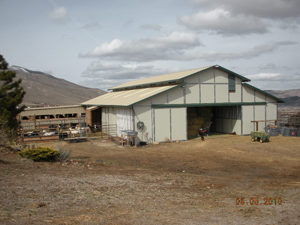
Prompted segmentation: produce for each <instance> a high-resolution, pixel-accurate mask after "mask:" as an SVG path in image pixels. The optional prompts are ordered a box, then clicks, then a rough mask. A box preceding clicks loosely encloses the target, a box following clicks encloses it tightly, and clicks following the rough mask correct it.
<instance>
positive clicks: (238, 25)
mask: <svg viewBox="0 0 300 225" xmlns="http://www.w3.org/2000/svg"><path fill="white" fill-rule="evenodd" d="M179 23H181V24H183V25H185V26H186V27H188V28H190V29H193V30H199V31H201V30H209V31H214V32H216V33H219V34H223V35H233V34H249V33H265V32H267V26H266V24H265V23H264V22H263V21H259V19H257V18H255V17H253V16H245V15H233V14H232V13H231V12H230V11H227V10H225V9H222V8H217V9H213V10H211V11H208V12H202V11H200V12H198V13H197V14H194V15H191V16H183V17H181V18H180V19H179Z"/></svg>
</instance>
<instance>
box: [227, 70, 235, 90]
mask: <svg viewBox="0 0 300 225" xmlns="http://www.w3.org/2000/svg"><path fill="white" fill-rule="evenodd" d="M228 90H229V92H235V76H234V75H232V74H229V75H228Z"/></svg>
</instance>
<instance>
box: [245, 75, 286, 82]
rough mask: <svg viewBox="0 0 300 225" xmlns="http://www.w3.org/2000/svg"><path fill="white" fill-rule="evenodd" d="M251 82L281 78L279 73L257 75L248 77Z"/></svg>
mask: <svg viewBox="0 0 300 225" xmlns="http://www.w3.org/2000/svg"><path fill="white" fill-rule="evenodd" d="M248 78H249V79H251V80H263V81H269V80H274V79H275V80H276V79H280V78H281V74H280V73H257V74H252V75H249V76H248Z"/></svg>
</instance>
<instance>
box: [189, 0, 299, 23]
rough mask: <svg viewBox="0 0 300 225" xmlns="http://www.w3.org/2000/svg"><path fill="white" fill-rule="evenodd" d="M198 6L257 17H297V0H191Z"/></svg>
mask: <svg viewBox="0 0 300 225" xmlns="http://www.w3.org/2000/svg"><path fill="white" fill-rule="evenodd" d="M192 1H193V2H194V3H195V4H196V5H198V6H199V7H201V8H202V7H206V8H214V9H215V8H223V9H225V10H227V11H230V12H232V13H233V15H239V14H243V15H248V16H255V17H259V18H269V19H284V18H295V17H297V18H299V16H300V1H299V0H251V1H241V0H192Z"/></svg>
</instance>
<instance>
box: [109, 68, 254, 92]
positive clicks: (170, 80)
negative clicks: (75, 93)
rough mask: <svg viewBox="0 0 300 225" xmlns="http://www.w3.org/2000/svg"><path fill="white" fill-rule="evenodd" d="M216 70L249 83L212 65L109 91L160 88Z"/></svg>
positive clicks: (135, 81)
mask: <svg viewBox="0 0 300 225" xmlns="http://www.w3.org/2000/svg"><path fill="white" fill-rule="evenodd" d="M212 68H216V69H219V70H222V71H224V72H226V73H229V74H232V75H234V76H236V77H238V78H240V79H241V80H242V81H245V82H247V81H250V80H249V79H248V78H246V77H243V76H241V75H239V74H237V73H235V72H233V71H231V70H228V69H226V68H224V67H221V66H219V65H214V66H208V67H202V68H197V69H192V70H186V71H181V72H176V73H169V74H163V75H159V76H154V77H148V78H144V79H140V80H134V81H130V82H127V83H124V84H121V85H119V86H116V87H114V88H111V89H110V90H113V91H120V90H126V89H127V90H128V89H136V88H143V87H150V86H151V85H152V86H162V85H170V84H175V83H180V82H181V81H182V80H183V79H185V78H187V77H189V76H192V75H195V74H197V73H199V72H203V71H206V70H208V69H212Z"/></svg>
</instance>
